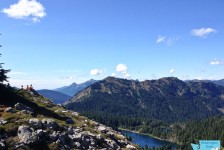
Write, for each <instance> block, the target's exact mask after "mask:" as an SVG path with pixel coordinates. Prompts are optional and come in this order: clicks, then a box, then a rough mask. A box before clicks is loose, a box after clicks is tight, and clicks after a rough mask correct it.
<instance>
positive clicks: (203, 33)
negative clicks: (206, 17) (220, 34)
mask: <svg viewBox="0 0 224 150" xmlns="http://www.w3.org/2000/svg"><path fill="white" fill-rule="evenodd" d="M216 32H217V31H216V30H215V29H212V28H200V29H193V30H191V34H192V35H193V36H197V37H200V38H206V37H207V36H208V35H209V34H211V33H216Z"/></svg>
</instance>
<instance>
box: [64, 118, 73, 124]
mask: <svg viewBox="0 0 224 150" xmlns="http://www.w3.org/2000/svg"><path fill="white" fill-rule="evenodd" d="M65 122H66V123H67V124H74V123H75V122H74V121H73V120H72V119H71V118H68V119H66V120H65Z"/></svg>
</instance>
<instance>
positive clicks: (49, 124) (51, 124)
mask: <svg viewBox="0 0 224 150" xmlns="http://www.w3.org/2000/svg"><path fill="white" fill-rule="evenodd" d="M42 124H43V127H44V128H45V129H47V128H50V129H54V130H57V129H58V124H57V122H56V121H55V120H53V119H43V120H42Z"/></svg>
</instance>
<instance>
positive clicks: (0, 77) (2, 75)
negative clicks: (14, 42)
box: [0, 34, 10, 83]
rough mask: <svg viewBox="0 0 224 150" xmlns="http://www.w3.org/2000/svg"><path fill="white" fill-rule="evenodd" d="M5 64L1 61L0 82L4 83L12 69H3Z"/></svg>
mask: <svg viewBox="0 0 224 150" xmlns="http://www.w3.org/2000/svg"><path fill="white" fill-rule="evenodd" d="M0 35H1V34H0ZM0 47H2V45H0ZM0 56H1V54H0ZM3 64H4V63H0V83H3V82H4V81H7V78H8V77H7V76H6V74H7V73H8V72H9V71H10V70H5V69H3V68H2V65H3Z"/></svg>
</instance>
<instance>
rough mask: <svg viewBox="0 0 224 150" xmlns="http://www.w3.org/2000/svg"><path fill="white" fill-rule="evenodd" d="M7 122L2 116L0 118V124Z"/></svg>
mask: <svg viewBox="0 0 224 150" xmlns="http://www.w3.org/2000/svg"><path fill="white" fill-rule="evenodd" d="M6 123H8V122H7V121H6V120H4V119H3V118H0V125H4V124H6Z"/></svg>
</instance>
